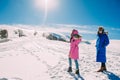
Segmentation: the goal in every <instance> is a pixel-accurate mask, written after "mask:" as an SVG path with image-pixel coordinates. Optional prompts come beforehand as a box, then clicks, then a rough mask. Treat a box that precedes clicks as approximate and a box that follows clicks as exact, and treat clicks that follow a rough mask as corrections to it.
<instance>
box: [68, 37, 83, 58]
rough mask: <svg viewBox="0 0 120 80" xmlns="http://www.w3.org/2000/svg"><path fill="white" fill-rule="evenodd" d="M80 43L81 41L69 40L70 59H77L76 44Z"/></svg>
mask: <svg viewBox="0 0 120 80" xmlns="http://www.w3.org/2000/svg"><path fill="white" fill-rule="evenodd" d="M80 42H81V39H74V38H72V39H71V43H70V52H69V57H70V58H72V59H75V60H76V59H79V47H78V44H79V43H80Z"/></svg>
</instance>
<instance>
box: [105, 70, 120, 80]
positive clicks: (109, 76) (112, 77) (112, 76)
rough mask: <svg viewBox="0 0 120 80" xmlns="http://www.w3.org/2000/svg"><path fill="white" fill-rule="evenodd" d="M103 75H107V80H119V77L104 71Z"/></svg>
mask: <svg viewBox="0 0 120 80" xmlns="http://www.w3.org/2000/svg"><path fill="white" fill-rule="evenodd" d="M103 73H104V74H105V75H107V77H108V79H109V80H120V77H119V76H117V75H115V74H114V73H112V72H110V71H104V72H103Z"/></svg>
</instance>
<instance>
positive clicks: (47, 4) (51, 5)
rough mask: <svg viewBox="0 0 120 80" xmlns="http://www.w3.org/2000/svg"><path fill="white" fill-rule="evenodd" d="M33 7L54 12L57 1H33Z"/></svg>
mask: <svg viewBox="0 0 120 80" xmlns="http://www.w3.org/2000/svg"><path fill="white" fill-rule="evenodd" d="M34 2H35V6H36V8H38V9H41V10H46V9H47V11H50V10H54V9H57V7H58V0H34Z"/></svg>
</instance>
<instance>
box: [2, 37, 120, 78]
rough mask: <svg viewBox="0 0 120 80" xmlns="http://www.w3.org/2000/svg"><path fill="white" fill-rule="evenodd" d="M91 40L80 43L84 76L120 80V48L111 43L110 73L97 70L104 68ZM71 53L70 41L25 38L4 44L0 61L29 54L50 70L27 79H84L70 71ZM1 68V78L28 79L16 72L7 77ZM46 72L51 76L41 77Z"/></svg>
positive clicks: (108, 52) (109, 56) (81, 74)
mask: <svg viewBox="0 0 120 80" xmlns="http://www.w3.org/2000/svg"><path fill="white" fill-rule="evenodd" d="M91 42H92V44H86V43H80V45H79V48H80V49H79V51H80V54H79V57H80V59H79V69H80V76H81V77H82V78H84V80H120V69H119V67H120V58H119V56H120V50H119V49H116V48H114V49H112V47H111V46H112V45H114V44H112V45H110V47H108V48H107V57H108V63H107V68H108V71H109V72H106V73H97V72H96V70H97V69H99V68H100V63H96V62H95V57H96V51H95V41H91ZM112 42H113V41H112ZM119 43H120V41H119ZM68 52H69V43H65V42H60V41H52V40H47V39H44V38H38V37H22V38H16V39H13V40H10V41H8V42H4V43H0V61H1V60H2V59H4V58H6V57H13V58H14V57H19V56H28V55H29V56H32V57H34V58H35V59H36V60H37V62H38V63H40V64H42V65H43V66H40V67H39V68H40V69H41V68H43V67H44V66H45V67H46V68H45V69H47V70H44V71H42V72H41V71H40V72H38V74H37V73H36V74H35V75H34V74H33V76H36V77H34V78H32V79H29V78H25V79H26V80H33V79H34V80H42V79H44V80H81V79H76V78H75V76H74V75H70V74H69V73H68V72H67V68H68ZM116 60H117V61H116ZM3 62H4V61H3ZM8 63H11V62H8ZM16 63H17V62H16ZM5 65H6V64H5ZM5 65H4V63H1V62H0V66H2V67H4V66H5ZM26 65H27V63H26ZM2 67H0V68H2ZM33 68H34V67H33ZM39 68H38V70H39ZM43 69H44V68H43ZM1 71H4V70H1V69H0V77H1V76H3V77H8V78H10V79H9V80H25V79H24V77H19V76H18V77H17V76H14V75H12V76H11V75H10V76H7V71H6V73H4V72H2V73H1ZM33 71H34V69H33ZM74 72H75V64H74V61H73V73H74ZM28 73H29V72H28ZM42 73H43V74H47V76H41V74H42ZM24 74H26V73H24ZM31 76H32V75H31ZM45 77H47V78H45ZM0 80H2V79H0Z"/></svg>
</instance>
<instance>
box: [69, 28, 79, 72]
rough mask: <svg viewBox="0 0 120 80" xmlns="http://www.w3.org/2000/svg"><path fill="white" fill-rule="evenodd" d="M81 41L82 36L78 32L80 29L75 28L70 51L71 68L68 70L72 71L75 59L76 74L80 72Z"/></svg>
mask: <svg viewBox="0 0 120 80" xmlns="http://www.w3.org/2000/svg"><path fill="white" fill-rule="evenodd" d="M80 42H81V36H80V35H79V34H78V31H77V30H75V29H73V31H72V33H71V39H70V52H69V68H68V72H72V60H71V59H74V61H75V65H76V72H75V73H76V74H79V64H78V60H77V59H79V47H78V44H79V43H80Z"/></svg>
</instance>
